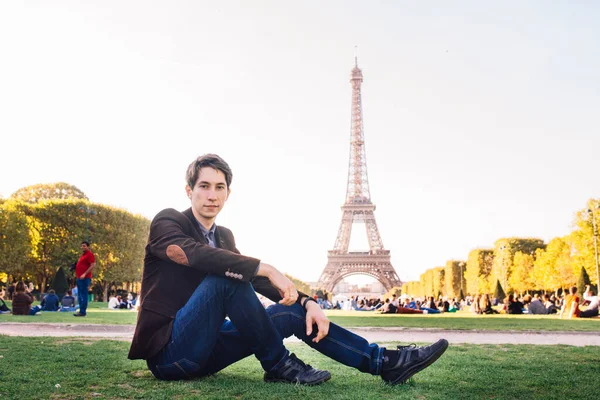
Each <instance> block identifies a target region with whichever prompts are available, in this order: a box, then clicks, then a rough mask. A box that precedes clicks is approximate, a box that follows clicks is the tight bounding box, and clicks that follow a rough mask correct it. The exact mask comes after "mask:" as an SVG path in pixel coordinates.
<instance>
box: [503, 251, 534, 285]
mask: <svg viewBox="0 0 600 400" xmlns="http://www.w3.org/2000/svg"><path fill="white" fill-rule="evenodd" d="M513 265H514V267H513V271H512V274H511V275H510V278H509V280H508V282H509V284H510V286H511V287H512V288H513V289H514V291H515V292H518V293H520V294H522V293H523V292H525V291H527V290H532V289H533V282H532V280H531V272H532V271H533V257H532V256H531V255H529V254H525V253H523V252H520V251H517V252H516V253H515V257H514V259H513Z"/></svg>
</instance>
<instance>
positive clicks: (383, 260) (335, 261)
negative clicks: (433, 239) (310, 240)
mask: <svg viewBox="0 0 600 400" xmlns="http://www.w3.org/2000/svg"><path fill="white" fill-rule="evenodd" d="M329 253H330V254H329V255H328V257H327V259H328V262H327V266H326V267H325V269H324V270H323V272H322V273H321V277H320V278H319V283H318V286H319V287H320V288H323V289H325V290H327V291H328V292H330V293H331V292H333V289H334V288H335V286H336V285H337V284H338V283H339V282H341V281H342V279H344V278H345V277H347V276H350V275H359V274H361V275H368V276H370V277H372V278H375V279H376V280H377V281H379V282H380V283H381V284H382V285H383V287H385V290H388V291H389V290H391V289H392V288H393V287H395V286H398V287H399V286H401V285H402V281H401V280H400V279H399V278H398V275H397V274H396V271H395V270H394V267H393V266H392V263H391V262H390V255H389V250H383V251H380V252H379V253H383V254H373V252H349V253H346V254H331V253H335V251H330V252H329Z"/></svg>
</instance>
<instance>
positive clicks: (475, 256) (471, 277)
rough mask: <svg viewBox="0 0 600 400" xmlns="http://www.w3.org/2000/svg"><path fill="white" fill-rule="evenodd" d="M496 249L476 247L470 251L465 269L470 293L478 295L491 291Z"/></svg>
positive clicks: (467, 287) (467, 288)
mask: <svg viewBox="0 0 600 400" xmlns="http://www.w3.org/2000/svg"><path fill="white" fill-rule="evenodd" d="M493 261H494V250H492V249H475V250H472V251H471V252H470V253H469V256H468V258H467V268H466V271H465V280H466V290H467V293H468V294H471V295H476V294H482V293H491V292H492V288H491V287H490V283H489V275H490V273H491V271H492V263H493Z"/></svg>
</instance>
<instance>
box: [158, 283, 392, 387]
mask: <svg viewBox="0 0 600 400" xmlns="http://www.w3.org/2000/svg"><path fill="white" fill-rule="evenodd" d="M226 315H227V316H229V318H230V319H229V320H227V319H225V316H226ZM305 318H306V313H305V311H304V309H303V308H302V306H300V305H298V304H294V305H292V306H282V305H280V304H275V305H272V306H270V307H269V308H268V309H267V310H265V309H264V308H263V306H262V304H261V303H260V301H259V300H258V298H257V296H256V293H255V292H254V289H253V287H252V285H251V284H250V283H247V282H237V281H234V280H231V279H227V278H223V277H218V276H212V275H211V276H208V277H207V278H206V279H204V280H203V281H202V283H200V285H198V287H197V288H196V290H195V291H194V293H193V294H192V296H191V297H190V299H189V300H188V302H187V303H186V304H185V306H183V307H182V308H181V309H180V310H179V311H178V312H177V314H176V316H175V321H174V323H173V331H172V333H171V341H170V342H169V343H168V344H167V345H166V346H165V347H164V348H163V349H162V350H161V351H160V352H159V353H158V354H157V355H156V356H154V357H153V358H151V359H149V360H147V363H148V368H149V369H150V371H152V373H153V375H154V376H155V377H157V378H159V379H165V380H174V379H186V378H195V377H201V376H206V375H210V374H214V373H216V372H217V371H220V370H221V369H223V368H225V367H227V366H229V365H231V364H233V363H235V362H237V361H239V360H241V359H243V358H245V357H247V356H249V355H252V354H254V355H255V357H256V358H257V359H258V360H259V361H260V363H261V365H262V367H263V369H264V370H265V371H269V370H272V369H276V368H278V366H279V365H278V364H279V363H280V362H282V361H284V360H285V359H286V358H287V355H288V351H287V350H286V349H285V347H284V346H283V339H282V338H283V337H289V336H291V335H295V336H296V337H298V338H299V339H301V340H303V341H304V342H306V343H307V344H308V345H309V346H310V347H312V348H314V349H316V350H318V351H320V352H321V353H323V354H325V355H327V356H329V357H331V358H333V359H334V360H337V361H339V362H341V363H343V364H345V365H348V366H351V367H355V368H357V369H359V370H360V371H363V372H368V373H371V374H374V375H378V374H379V373H380V372H381V362H382V358H383V350H384V348H382V347H379V346H377V345H376V344H369V343H368V342H367V341H366V340H365V339H363V338H361V337H360V336H357V335H355V334H353V333H352V332H350V331H347V330H345V329H343V328H341V327H340V326H338V325H335V324H330V328H329V334H328V335H327V336H326V337H325V338H324V339H322V340H321V341H320V342H319V343H313V342H312V341H311V340H312V338H314V337H315V336H316V332H313V333H312V335H311V336H310V337H308V336H306V322H305V321H306V319H305ZM314 330H315V331H316V329H314Z"/></svg>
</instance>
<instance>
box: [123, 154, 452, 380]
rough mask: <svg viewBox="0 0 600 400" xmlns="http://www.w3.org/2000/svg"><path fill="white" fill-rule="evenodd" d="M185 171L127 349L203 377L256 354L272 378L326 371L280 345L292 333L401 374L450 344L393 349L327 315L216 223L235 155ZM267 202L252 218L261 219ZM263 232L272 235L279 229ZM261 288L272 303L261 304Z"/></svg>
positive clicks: (153, 242) (161, 228)
mask: <svg viewBox="0 0 600 400" xmlns="http://www.w3.org/2000/svg"><path fill="white" fill-rule="evenodd" d="M186 178H187V179H186V180H187V186H186V192H187V196H188V197H189V199H190V201H191V208H189V209H187V210H186V211H184V212H179V211H176V210H173V209H166V210H163V211H161V212H159V213H158V214H157V215H156V217H155V218H154V220H153V221H152V224H151V226H150V237H149V239H148V245H147V246H146V256H145V258H144V273H143V278H142V290H141V294H140V312H139V315H138V322H137V325H136V329H135V333H134V337H133V340H132V343H131V349H130V352H129V358H131V359H140V358H141V359H145V360H146V362H147V364H148V368H149V369H150V371H151V372H152V374H153V375H154V376H155V377H156V378H158V379H164V380H176V379H189V378H197V377H203V376H207V375H211V374H214V373H216V372H217V371H220V370H221V369H223V368H225V367H227V366H228V365H231V364H233V363H235V362H237V361H239V360H241V359H243V358H245V357H247V356H249V355H252V354H254V356H255V357H256V358H257V359H258V360H259V361H260V363H261V366H262V368H263V369H264V370H265V374H264V380H265V381H267V382H289V383H294V384H303V385H316V384H320V383H322V382H325V381H327V380H328V379H330V377H331V374H330V373H329V372H327V371H320V370H317V369H315V368H312V367H311V366H310V365H307V364H305V363H304V362H302V360H300V359H298V358H297V357H296V356H295V355H294V354H290V352H289V351H288V350H287V349H286V348H285V347H284V345H283V339H282V338H284V337H289V336H292V335H295V336H296V337H298V338H299V339H301V340H303V341H304V342H305V343H306V344H308V345H309V346H310V347H312V348H314V349H316V350H317V351H319V352H321V353H323V354H325V355H327V356H329V357H331V358H332V359H334V360H336V361H339V362H341V363H343V364H345V365H347V366H351V367H354V368H356V369H358V370H359V371H362V372H366V373H370V374H373V375H380V376H381V377H382V378H383V380H384V381H386V382H389V383H392V384H395V383H402V382H405V381H406V380H407V379H408V378H410V377H411V376H413V375H414V374H416V373H417V372H419V371H421V370H422V369H424V368H426V367H427V366H429V365H431V364H432V363H433V362H435V361H436V360H437V359H438V358H439V357H440V356H441V355H442V354H443V353H444V351H445V350H446V348H447V347H448V342H447V341H446V340H443V339H442V340H440V341H438V342H437V343H434V344H433V345H431V346H428V347H423V348H417V347H414V346H404V347H401V348H400V349H398V350H388V349H386V348H385V347H381V346H379V345H377V344H369V343H368V342H367V341H366V340H365V339H364V338H362V337H360V336H357V335H355V334H353V333H352V332H349V331H347V330H346V329H344V328H342V327H340V326H338V325H335V324H332V323H330V322H329V320H328V319H327V317H326V316H325V314H324V313H323V311H322V310H321V308H320V307H319V305H318V304H317V302H316V301H314V299H312V298H311V297H310V296H307V295H306V294H304V293H298V291H297V290H296V288H295V287H294V284H293V283H292V282H291V281H290V280H289V279H288V278H287V277H286V276H285V275H284V274H282V273H281V272H279V271H278V270H277V269H275V267H273V266H272V265H270V264H267V263H264V262H262V261H260V260H258V259H256V258H252V257H247V256H243V255H241V254H240V252H239V251H238V250H237V248H236V244H235V240H234V237H233V234H232V233H231V231H230V230H229V229H227V228H224V227H222V226H217V225H216V224H215V220H216V217H217V215H218V214H219V212H220V211H221V209H222V208H223V206H224V205H225V202H226V200H227V199H228V197H229V194H230V191H231V179H232V173H231V169H230V168H229V165H227V163H226V162H225V161H224V160H223V159H221V158H220V157H219V156H216V155H213V154H207V155H204V156H202V157H199V158H197V159H196V160H195V161H194V162H192V163H191V164H190V166H189V167H188V171H187V175H186ZM268 179H269V177H268V176H265V177H264V179H262V180H261V177H256V184H257V187H258V188H259V189H260V190H264V188H263V187H262V186H261V185H260V184H261V183H263V182H265V183H266V182H269V180H268ZM271 183H272V182H269V184H268V186H269V187H270V185H271ZM268 207H269V205H268V203H267V204H265V205H264V208H261V209H260V210H256V213H254V214H252V215H249V216H248V218H247V222H248V223H253V224H259V223H261V222H264V221H261V216H262V215H263V214H264V213H266V212H268V211H269V209H268ZM272 236H274V237H281V233H280V232H273V233H272ZM262 239H263V240H265V241H269V242H270V243H273V244H274V241H273V237H264V238H262ZM255 291H256V292H258V293H261V294H263V295H264V296H266V297H268V298H269V299H271V300H272V301H274V302H275V303H276V304H274V305H271V306H269V307H268V309H266V310H265V308H264V307H263V306H262V304H261V302H260V301H259V299H258V296H257V295H256V292H255ZM226 316H228V317H229V319H226V318H225V317H226Z"/></svg>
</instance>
